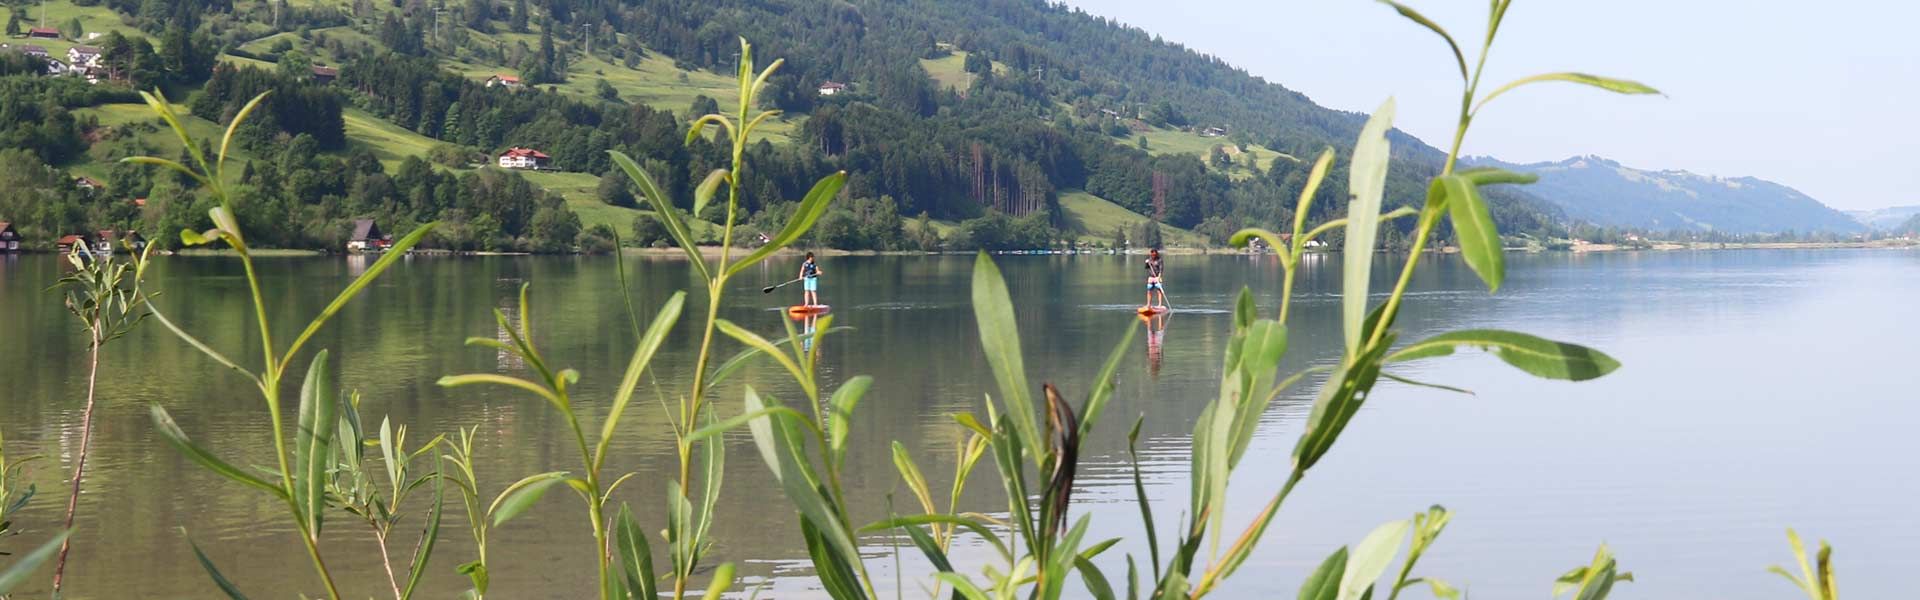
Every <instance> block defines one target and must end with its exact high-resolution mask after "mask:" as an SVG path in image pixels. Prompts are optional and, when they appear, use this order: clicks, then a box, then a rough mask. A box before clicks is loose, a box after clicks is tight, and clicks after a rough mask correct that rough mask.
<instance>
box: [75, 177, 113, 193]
mask: <svg viewBox="0 0 1920 600" xmlns="http://www.w3.org/2000/svg"><path fill="white" fill-rule="evenodd" d="M73 187H76V188H80V189H83V190H86V191H89V192H93V191H99V190H103V189H106V187H107V184H104V183H100V180H98V179H94V178H92V177H85V176H81V177H75V178H73Z"/></svg>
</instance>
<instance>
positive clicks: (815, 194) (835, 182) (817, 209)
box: [727, 171, 847, 275]
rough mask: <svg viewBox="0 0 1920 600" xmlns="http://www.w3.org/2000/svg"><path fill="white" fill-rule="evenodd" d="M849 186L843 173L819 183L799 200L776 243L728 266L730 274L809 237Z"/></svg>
mask: <svg viewBox="0 0 1920 600" xmlns="http://www.w3.org/2000/svg"><path fill="white" fill-rule="evenodd" d="M846 183H847V172H846V171H840V172H838V173H834V174H832V175H828V176H826V177H822V178H820V181H817V182H815V183H814V184H813V189H811V190H808V191H807V196H806V197H805V198H803V199H801V200H800V206H799V208H796V209H794V211H793V218H791V219H787V225H786V227H782V228H781V229H780V233H779V234H778V235H775V236H773V239H772V240H771V241H769V242H767V243H766V245H764V246H761V247H760V248H759V249H756V250H754V251H753V253H752V254H748V255H747V256H746V258H742V259H740V260H739V261H738V262H735V263H733V264H732V265H729V266H728V267H727V274H728V275H732V274H734V273H739V272H740V271H743V270H746V268H747V267H749V266H753V265H754V264H756V263H759V262H760V261H762V260H766V258H767V257H769V256H773V253H775V252H779V251H780V249H781V248H785V247H787V246H789V245H792V244H793V243H794V242H795V241H798V240H799V239H800V236H803V235H806V234H807V232H808V231H810V230H812V229H813V224H814V222H816V221H819V220H820V217H821V216H822V215H825V214H827V205H828V203H831V202H833V197H834V195H836V194H839V193H840V187H841V186H843V185H846Z"/></svg>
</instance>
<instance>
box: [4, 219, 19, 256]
mask: <svg viewBox="0 0 1920 600" xmlns="http://www.w3.org/2000/svg"><path fill="white" fill-rule="evenodd" d="M19 251H20V232H19V231H18V230H15V229H14V228H13V224H12V223H8V222H6V221H0V252H19Z"/></svg>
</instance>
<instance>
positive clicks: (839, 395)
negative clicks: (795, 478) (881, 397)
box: [827, 375, 873, 464]
mask: <svg viewBox="0 0 1920 600" xmlns="http://www.w3.org/2000/svg"><path fill="white" fill-rule="evenodd" d="M871 387H873V378H872V377H870V376H866V375H859V376H855V377H854V378H853V379H849V380H847V382H846V383H843V384H840V389H837V390H834V392H833V397H832V398H830V399H828V401H827V406H828V407H829V409H830V411H831V412H830V413H829V416H828V417H827V447H828V451H829V452H831V453H832V455H833V462H834V464H840V463H842V462H845V461H846V457H847V431H848V430H849V429H851V427H852V425H851V424H850V423H849V421H852V420H853V410H854V408H855V407H858V406H859V405H860V399H861V398H862V397H865V396H866V395H867V388H871Z"/></svg>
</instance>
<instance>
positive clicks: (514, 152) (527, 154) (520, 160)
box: [500, 146, 550, 169]
mask: <svg viewBox="0 0 1920 600" xmlns="http://www.w3.org/2000/svg"><path fill="white" fill-rule="evenodd" d="M548 158H550V157H549V156H547V155H546V153H544V152H541V151H539V150H534V149H532V148H521V147H519V146H515V147H513V148H509V149H508V150H507V151H506V152H502V153H500V168H503V169H540V168H544V167H546V166H547V159H548Z"/></svg>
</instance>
